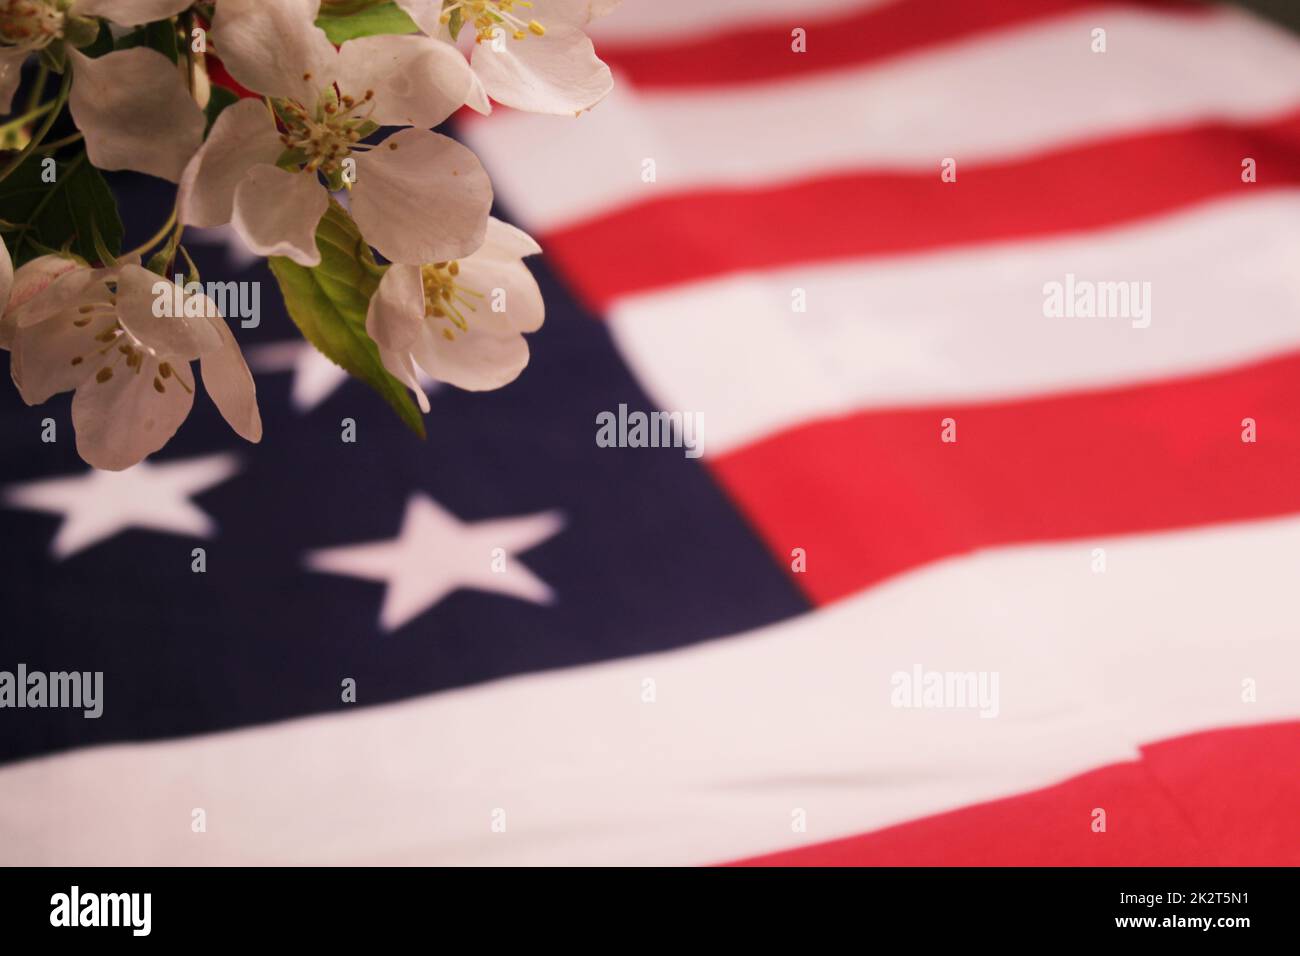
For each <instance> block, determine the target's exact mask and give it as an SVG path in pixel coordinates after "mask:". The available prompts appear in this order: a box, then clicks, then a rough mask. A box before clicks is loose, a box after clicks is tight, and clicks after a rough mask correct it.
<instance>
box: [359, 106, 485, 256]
mask: <svg viewBox="0 0 1300 956" xmlns="http://www.w3.org/2000/svg"><path fill="white" fill-rule="evenodd" d="M491 208H492V183H491V182H489V180H488V177H487V173H485V172H484V171H483V165H482V164H481V163H480V162H479V161H478V157H477V156H475V155H474V154H473V153H471V152H470V151H469V150H468V149H466V148H465V147H464V146H462V145H461V144H460V143H458V142H456V141H455V140H454V139H450V138H449V137H446V136H442V135H440V134H438V133H431V132H429V131H428V130H423V129H405V130H402V131H401V132H399V133H395V134H394V135H392V136H390V137H388V139H386V140H384V141H383V142H382V143H380V144H379V145H378V146H376V147H375V148H374V149H372V150H370V151H369V152H366V153H359V154H357V182H356V185H355V186H353V187H352V217H353V218H354V219H355V220H356V222H357V225H358V226H359V227H360V228H361V233H362V235H364V236H365V237H366V241H367V242H369V243H370V244H371V245H372V246H374V247H375V248H376V249H378V250H379V251H380V252H381V253H383V255H384V257H385V258H387V259H388V260H389V261H391V262H406V263H410V264H411V265H420V264H423V263H426V262H441V261H443V260H447V259H460V258H462V257H463V256H466V255H468V254H469V253H471V252H473V251H474V250H475V249H477V248H478V247H479V246H480V245H482V243H483V236H484V233H485V231H486V229H487V218H488V210H489V209H491Z"/></svg>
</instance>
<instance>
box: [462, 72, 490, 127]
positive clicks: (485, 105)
mask: <svg viewBox="0 0 1300 956" xmlns="http://www.w3.org/2000/svg"><path fill="white" fill-rule="evenodd" d="M470 73H472V74H473V76H474V82H473V84H472V85H471V86H470V89H469V93H468V95H466V97H465V105H466V106H468V107H469V108H470V109H472V110H473V111H474V112H476V113H482V114H483V115H484V116H489V115H491V113H492V100H490V99H489V98H488V95H487V90H486V89H484V87H483V80H482V79H481V78H480V77H479V75H478V74H477V73H475V72H474V70H472V69H471V70H470Z"/></svg>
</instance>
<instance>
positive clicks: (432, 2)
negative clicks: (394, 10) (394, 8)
mask: <svg viewBox="0 0 1300 956" xmlns="http://www.w3.org/2000/svg"><path fill="white" fill-rule="evenodd" d="M396 3H397V5H398V6H399V7H401V9H402V12H403V13H405V14H406V15H407V16H408V17H410V18H411V19H412V20H414V21H415V25H416V26H417V27H419V28H420V29H421V30H423V31H424V32H425V33H427V34H428V35H429V36H431V37H436V36H438V34H439V33H441V32H445V30H446V27H445V26H444V25H443V23H442V20H441V17H442V0H396Z"/></svg>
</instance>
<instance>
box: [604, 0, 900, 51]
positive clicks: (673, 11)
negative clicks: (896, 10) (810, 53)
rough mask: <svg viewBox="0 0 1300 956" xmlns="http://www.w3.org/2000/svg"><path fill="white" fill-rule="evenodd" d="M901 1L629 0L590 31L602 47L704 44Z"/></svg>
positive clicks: (791, 26)
mask: <svg viewBox="0 0 1300 956" xmlns="http://www.w3.org/2000/svg"><path fill="white" fill-rule="evenodd" d="M896 2H898V0H817V4H816V6H815V7H814V8H812V9H800V8H799V5H798V4H792V3H791V2H790V0H743V2H737V0H714V2H712V3H701V2H700V0H625V2H624V3H623V4H622V5H620V6H619V7H618V8H617V9H616V10H615V11H614V12H613V13H611V14H609V15H608V16H605V17H602V18H601V19H599V20H596V21H594V22H593V23H592V24H591V25H590V26H589V27H588V28H587V32H588V33H589V34H590V35H591V37H592V39H594V40H595V41H596V52H597V53H599V52H600V48H601V44H602V43H618V44H637V45H643V44H646V43H650V42H662V41H668V40H673V39H692V40H693V39H698V38H699V37H701V36H704V35H706V34H708V33H709V32H715V33H725V32H727V31H731V30H737V29H744V28H748V27H754V26H761V25H765V24H771V25H773V26H777V25H780V26H783V27H784V28H785V29H784V31H783V32H784V33H785V35H787V36H788V35H789V31H790V30H792V29H794V28H795V27H796V26H799V25H800V23H803V25H804V26H807V25H808V21H809V19H810V18H813V17H815V18H816V19H817V20H822V19H825V18H827V17H833V16H836V15H837V14H844V13H849V12H850V11H853V10H868V9H870V8H872V7H883V6H888V5H890V4H892V3H896Z"/></svg>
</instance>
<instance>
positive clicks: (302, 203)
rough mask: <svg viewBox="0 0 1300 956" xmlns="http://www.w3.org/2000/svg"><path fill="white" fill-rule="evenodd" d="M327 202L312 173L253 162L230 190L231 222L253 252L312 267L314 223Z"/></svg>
mask: <svg viewBox="0 0 1300 956" xmlns="http://www.w3.org/2000/svg"><path fill="white" fill-rule="evenodd" d="M329 204H330V197H329V193H327V192H326V191H325V187H324V186H322V185H321V184H320V182H319V181H318V180H317V179H316V176H315V174H314V173H290V172H285V171H284V170H283V169H277V168H276V167H274V166H254V167H253V168H252V169H251V170H249V171H248V174H247V175H246V176H245V177H244V178H243V179H242V180H241V181H240V183H239V185H238V186H237V187H236V188H235V212H234V216H233V218H232V219H231V222H232V223H233V224H234V226H235V230H236V231H237V232H238V233H239V236H240V238H241V239H243V240H244V244H245V245H247V246H248V248H249V249H251V250H253V252H256V253H257V254H258V255H261V256H288V257H289V258H290V259H292V260H293V261H294V262H296V263H298V265H300V266H318V265H320V250H319V249H317V248H316V226H317V224H318V223H320V219H321V216H323V215H325V210H326V209H328V208H329Z"/></svg>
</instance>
